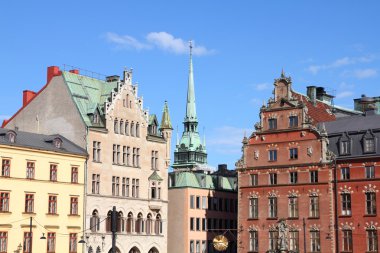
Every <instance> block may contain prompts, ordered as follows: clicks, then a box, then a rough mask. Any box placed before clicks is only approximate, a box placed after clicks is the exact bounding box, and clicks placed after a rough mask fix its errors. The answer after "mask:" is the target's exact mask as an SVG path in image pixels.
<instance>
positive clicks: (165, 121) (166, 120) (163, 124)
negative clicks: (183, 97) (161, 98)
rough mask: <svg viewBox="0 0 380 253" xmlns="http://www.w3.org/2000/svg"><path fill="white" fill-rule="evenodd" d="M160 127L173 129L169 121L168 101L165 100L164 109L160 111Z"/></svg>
mask: <svg viewBox="0 0 380 253" xmlns="http://www.w3.org/2000/svg"><path fill="white" fill-rule="evenodd" d="M161 129H173V127H172V122H171V121H170V115H169V107H168V102H167V101H165V105H164V110H163V112H162V119H161Z"/></svg>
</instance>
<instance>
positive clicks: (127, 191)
mask: <svg viewBox="0 0 380 253" xmlns="http://www.w3.org/2000/svg"><path fill="white" fill-rule="evenodd" d="M125 197H129V177H127V178H126V181H125Z"/></svg>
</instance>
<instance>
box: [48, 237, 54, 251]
mask: <svg viewBox="0 0 380 253" xmlns="http://www.w3.org/2000/svg"><path fill="white" fill-rule="evenodd" d="M47 252H48V253H50V252H55V233H51V232H49V233H48V236H47Z"/></svg>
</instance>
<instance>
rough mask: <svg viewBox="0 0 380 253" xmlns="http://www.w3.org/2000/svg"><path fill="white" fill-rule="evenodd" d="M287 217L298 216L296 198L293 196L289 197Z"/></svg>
mask: <svg viewBox="0 0 380 253" xmlns="http://www.w3.org/2000/svg"><path fill="white" fill-rule="evenodd" d="M288 201H289V217H290V218H297V217H298V198H297V197H295V196H291V197H289V200H288Z"/></svg>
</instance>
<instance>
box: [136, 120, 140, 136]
mask: <svg viewBox="0 0 380 253" xmlns="http://www.w3.org/2000/svg"><path fill="white" fill-rule="evenodd" d="M136 137H140V124H139V123H137V124H136Z"/></svg>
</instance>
